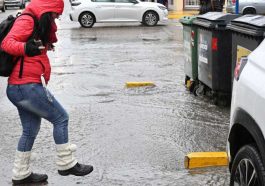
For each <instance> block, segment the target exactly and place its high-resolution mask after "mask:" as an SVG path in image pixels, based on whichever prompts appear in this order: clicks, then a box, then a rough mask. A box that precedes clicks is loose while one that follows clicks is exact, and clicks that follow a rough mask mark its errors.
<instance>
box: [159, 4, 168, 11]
mask: <svg viewBox="0 0 265 186" xmlns="http://www.w3.org/2000/svg"><path fill="white" fill-rule="evenodd" d="M158 8H160V9H161V10H166V9H167V8H166V7H165V6H161V5H159V6H158Z"/></svg>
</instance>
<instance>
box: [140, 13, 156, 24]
mask: <svg viewBox="0 0 265 186" xmlns="http://www.w3.org/2000/svg"><path fill="white" fill-rule="evenodd" d="M157 22H158V15H157V13H156V12H154V11H147V12H145V14H144V16H143V23H144V24H145V25H146V26H155V25H156V24H157Z"/></svg>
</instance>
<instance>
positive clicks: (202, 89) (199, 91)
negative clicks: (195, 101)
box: [193, 84, 205, 96]
mask: <svg viewBox="0 0 265 186" xmlns="http://www.w3.org/2000/svg"><path fill="white" fill-rule="evenodd" d="M197 87H198V88H197ZM193 94H194V95H195V96H201V95H204V94H205V86H204V85H202V84H198V85H197V86H195V87H194V91H193Z"/></svg>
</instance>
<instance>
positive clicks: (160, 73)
mask: <svg viewBox="0 0 265 186" xmlns="http://www.w3.org/2000/svg"><path fill="white" fill-rule="evenodd" d="M68 10H69V4H68V3H66V8H65V12H64V15H63V16H62V18H61V20H60V21H59V22H58V25H59V30H58V38H59V42H58V43H57V44H56V51H55V52H51V53H50V54H49V56H50V59H51V63H52V67H53V69H52V77H51V81H50V83H49V89H50V90H51V91H52V92H53V94H54V96H55V97H57V99H58V100H59V101H60V102H61V103H62V104H63V105H64V106H65V108H66V109H67V111H68V113H69V115H70V123H69V135H70V139H71V142H72V143H75V144H77V146H78V151H77V152H76V156H77V157H78V160H79V162H81V163H83V162H85V163H90V164H93V165H94V167H95V170H94V172H93V173H92V174H91V175H89V176H86V177H81V178H80V177H72V176H69V177H61V176H59V175H58V174H57V172H56V166H55V164H54V162H55V146H54V142H53V137H52V126H51V124H50V123H48V122H47V121H43V123H42V127H41V130H40V132H39V135H38V137H37V139H36V141H35V144H34V149H33V151H34V152H35V153H36V156H35V160H34V161H33V163H32V168H33V170H34V171H35V172H42V173H44V172H45V173H47V174H48V175H49V183H48V184H47V185H52V186H53V185H55V186H61V185H64V186H72V185H92V186H94V185H95V186H116V185H126V186H127V185H128V186H156V185H157V186H158V185H161V186H165V185H170V186H186V185H187V186H193V185H194V186H197V185H201V186H204V185H209V186H210V185H211V186H215V185H228V182H229V173H228V170H227V168H226V167H222V168H212V169H198V170H193V171H188V170H185V169H184V165H183V159H184V156H185V155H186V154H187V153H189V152H193V151H224V150H225V145H226V138H227V133H228V125H229V108H220V107H217V106H215V105H213V104H211V103H210V102H209V100H208V99H206V98H201V97H194V96H193V95H191V94H190V93H189V92H187V91H186V89H185V87H184V72H183V63H184V55H183V41H182V26H181V25H180V24H179V23H178V21H177V20H171V21H169V23H168V24H160V25H158V26H156V27H152V28H149V27H144V26H141V25H140V24H138V23H126V24H95V26H94V27H93V28H92V29H83V28H81V27H80V26H79V24H78V23H72V22H70V21H69V18H68V15H67V12H68ZM15 11H16V10H8V11H7V12H6V13H0V20H2V19H3V18H4V16H6V15H8V14H10V13H14V12H15ZM126 81H153V82H154V83H155V84H156V86H155V87H149V88H148V87H146V88H144V87H142V88H133V89H127V88H125V86H124V85H125V82H126ZM5 87H6V78H0V103H1V107H0V118H1V121H0V131H1V133H0V164H1V167H0V186H5V185H11V174H12V172H11V169H12V164H13V155H14V153H15V148H16V145H17V141H18V138H19V136H20V134H21V126H20V123H19V118H18V114H17V111H16V109H15V107H14V106H13V105H12V104H11V103H10V102H9V101H8V99H7V97H6V96H5Z"/></svg>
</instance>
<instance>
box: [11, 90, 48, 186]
mask: <svg viewBox="0 0 265 186" xmlns="http://www.w3.org/2000/svg"><path fill="white" fill-rule="evenodd" d="M7 95H8V98H9V99H10V101H11V102H12V103H13V104H14V105H16V106H17V109H18V112H19V116H20V120H21V124H22V128H23V132H22V135H21V137H20V139H19V143H18V147H17V151H16V155H15V161H14V167H13V177H12V182H13V184H14V185H17V184H28V183H40V182H44V181H46V180H47V179H48V176H47V175H45V174H34V173H32V171H31V170H30V156H31V149H32V146H33V144H34V141H35V138H36V136H37V134H38V132H39V129H40V123H41V118H40V117H39V116H38V115H36V114H34V113H33V112H30V111H28V110H27V109H24V107H23V104H22V105H20V104H19V103H20V102H23V101H24V102H25V103H27V102H28V101H29V100H25V99H24V96H23V92H22V91H21V89H20V87H19V86H8V88H7Z"/></svg>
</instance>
